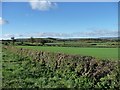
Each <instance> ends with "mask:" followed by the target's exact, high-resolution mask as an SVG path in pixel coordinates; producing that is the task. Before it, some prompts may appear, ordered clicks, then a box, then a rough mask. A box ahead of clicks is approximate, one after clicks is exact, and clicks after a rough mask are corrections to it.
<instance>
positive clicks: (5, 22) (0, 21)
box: [0, 17, 8, 25]
mask: <svg viewBox="0 0 120 90" xmlns="http://www.w3.org/2000/svg"><path fill="white" fill-rule="evenodd" d="M7 23H8V21H7V20H4V19H3V18H2V17H0V25H3V24H7Z"/></svg>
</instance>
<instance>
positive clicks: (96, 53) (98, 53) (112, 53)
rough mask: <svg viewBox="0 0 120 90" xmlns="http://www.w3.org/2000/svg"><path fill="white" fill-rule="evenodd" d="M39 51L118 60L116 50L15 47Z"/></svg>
mask: <svg viewBox="0 0 120 90" xmlns="http://www.w3.org/2000/svg"><path fill="white" fill-rule="evenodd" d="M17 47H19V48H27V49H33V50H39V51H50V52H57V53H59V52H60V53H65V54H78V55H87V56H93V57H96V58H99V59H114V60H118V48H79V47H50V46H17Z"/></svg>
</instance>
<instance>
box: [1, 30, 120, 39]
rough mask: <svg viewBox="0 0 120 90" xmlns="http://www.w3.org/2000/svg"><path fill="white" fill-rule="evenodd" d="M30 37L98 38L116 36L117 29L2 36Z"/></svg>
mask: <svg viewBox="0 0 120 90" xmlns="http://www.w3.org/2000/svg"><path fill="white" fill-rule="evenodd" d="M13 36H14V37H16V38H30V37H37V38H41V37H53V38H94V37H95V38H96V37H97V38H98V37H118V31H117V30H111V31H108V30H93V31H83V32H74V33H55V32H37V33H32V34H31V33H29V34H28V33H27V34H3V35H2V38H4V39H5V38H9V39H10V38H11V37H13Z"/></svg>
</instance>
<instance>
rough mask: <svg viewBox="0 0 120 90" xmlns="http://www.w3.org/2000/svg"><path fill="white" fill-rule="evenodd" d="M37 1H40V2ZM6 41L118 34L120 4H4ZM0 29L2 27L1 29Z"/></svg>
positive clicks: (1, 17)
mask: <svg viewBox="0 0 120 90" xmlns="http://www.w3.org/2000/svg"><path fill="white" fill-rule="evenodd" d="M36 1H37V0H36ZM0 7H2V16H1V14H0V24H1V26H2V37H1V38H2V39H10V38H11V37H12V36H14V37H15V38H26V37H57V38H86V37H87V38H93V37H116V36H117V34H118V3H117V2H50V1H45V0H44V1H43V2H32V0H31V1H29V2H2V5H1V4H0ZM1 26H0V27H1Z"/></svg>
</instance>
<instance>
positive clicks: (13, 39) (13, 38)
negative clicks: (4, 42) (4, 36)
mask: <svg viewBox="0 0 120 90" xmlns="http://www.w3.org/2000/svg"><path fill="white" fill-rule="evenodd" d="M11 40H12V44H13V45H14V44H15V37H11Z"/></svg>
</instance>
